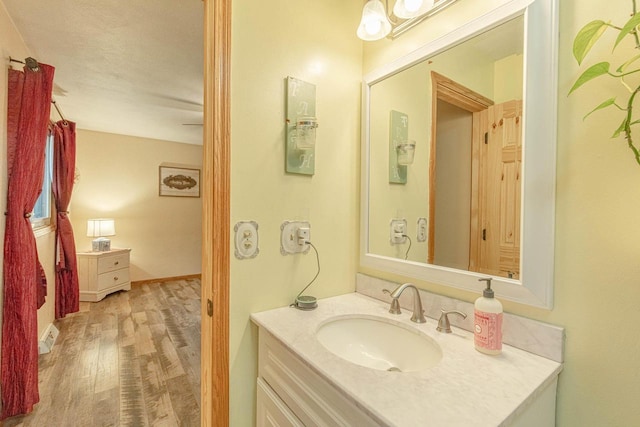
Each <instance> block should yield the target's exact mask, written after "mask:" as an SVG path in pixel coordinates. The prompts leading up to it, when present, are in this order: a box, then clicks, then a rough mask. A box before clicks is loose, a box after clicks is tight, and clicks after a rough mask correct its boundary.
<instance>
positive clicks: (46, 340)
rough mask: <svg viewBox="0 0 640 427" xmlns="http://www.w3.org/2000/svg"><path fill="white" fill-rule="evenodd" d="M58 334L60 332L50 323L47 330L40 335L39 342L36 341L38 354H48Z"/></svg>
mask: <svg viewBox="0 0 640 427" xmlns="http://www.w3.org/2000/svg"><path fill="white" fill-rule="evenodd" d="M59 333H60V331H58V328H56V327H55V326H53V323H50V324H49V327H48V328H47V330H46V331H44V334H42V337H41V338H40V341H38V354H46V353H49V352H50V351H51V349H52V348H53V345H54V344H55V342H56V338H58V334H59Z"/></svg>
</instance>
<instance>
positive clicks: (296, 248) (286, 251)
mask: <svg viewBox="0 0 640 427" xmlns="http://www.w3.org/2000/svg"><path fill="white" fill-rule="evenodd" d="M301 227H304V228H308V229H309V230H311V224H309V222H308V221H285V222H283V223H282V225H281V226H280V253H281V254H282V255H293V254H299V253H304V254H306V253H307V252H309V245H298V229H299V228H301Z"/></svg>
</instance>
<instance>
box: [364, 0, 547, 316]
mask: <svg viewBox="0 0 640 427" xmlns="http://www.w3.org/2000/svg"><path fill="white" fill-rule="evenodd" d="M522 14H524V21H525V26H524V32H525V37H524V45H525V46H524V82H525V84H524V91H523V121H522V124H523V138H524V139H523V140H524V153H523V166H522V176H523V179H522V222H521V230H520V232H521V236H522V245H521V248H520V250H521V253H520V260H521V274H520V281H518V280H513V279H507V278H503V277H494V278H493V279H494V280H493V281H492V284H493V286H492V287H493V289H494V290H495V292H496V296H498V297H500V298H504V299H506V300H511V301H515V302H518V303H522V304H526V305H531V306H536V307H543V308H548V309H550V308H552V307H553V279H554V228H555V227H554V225H555V181H556V180H555V174H556V172H555V170H556V138H557V135H556V132H557V126H556V122H557V94H558V84H557V75H558V62H557V58H558V0H512V1H510V2H508V3H505V4H503V5H502V6H499V7H498V8H496V9H494V10H492V11H491V12H489V13H486V14H485V15H483V16H480V17H478V18H476V19H474V20H472V21H470V22H468V23H467V24H465V25H464V26H462V27H460V28H458V29H456V30H454V31H452V32H451V33H449V34H446V35H445V36H443V37H441V38H438V39H436V40H434V41H432V42H430V43H428V44H426V45H424V46H423V47H421V48H419V49H417V50H416V51H414V52H412V53H410V54H408V55H406V56H405V57H402V58H400V59H398V60H396V61H394V62H392V63H390V64H387V65H385V66H383V67H380V68H379V69H377V70H375V71H373V72H371V73H369V74H367V75H366V76H365V77H364V81H363V87H362V94H363V96H362V114H363V116H362V117H363V119H362V181H361V221H360V224H361V229H360V236H361V241H360V264H361V266H362V267H367V268H371V269H375V270H379V271H384V272H389V273H394V274H398V275H402V276H406V277H410V278H413V279H418V280H423V281H427V282H431V283H437V284H440V285H446V286H451V287H454V288H459V289H464V290H470V291H474V292H476V293H477V292H479V291H480V290H481V289H482V288H483V287H484V285H482V284H480V282H478V278H481V277H487V275H486V274H480V273H477V272H470V271H463V270H457V269H452V268H447V267H441V266H437V265H429V264H426V263H419V262H414V261H405V260H400V259H397V258H392V257H387V256H382V255H376V254H373V253H369V252H368V248H369V208H370V201H369V173H370V172H369V169H370V165H369V114H370V112H369V101H370V95H371V93H370V90H371V86H372V85H373V84H375V83H377V82H379V81H381V80H383V79H385V78H387V77H390V76H392V75H394V74H397V73H399V72H400V71H402V70H405V69H407V68H408V67H411V66H412V65H414V64H417V63H419V62H421V61H423V60H425V59H426V58H429V57H431V56H433V55H436V54H438V53H440V52H442V51H444V50H446V49H448V48H449V47H451V46H453V45H456V44H459V43H461V42H462V41H464V40H467V39H469V38H471V37H473V36H474V35H476V34H478V33H481V32H483V31H486V30H488V29H490V28H493V27H495V26H497V25H499V24H501V23H503V22H505V21H508V20H510V19H512V18H514V17H516V16H518V15H522ZM531 141H533V142H531Z"/></svg>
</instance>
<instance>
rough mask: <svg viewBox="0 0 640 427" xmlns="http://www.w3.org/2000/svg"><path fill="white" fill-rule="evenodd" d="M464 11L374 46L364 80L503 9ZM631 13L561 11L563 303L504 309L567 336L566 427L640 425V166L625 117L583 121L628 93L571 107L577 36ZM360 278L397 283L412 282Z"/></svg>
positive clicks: (603, 55) (584, 5) (588, 89)
mask: <svg viewBox="0 0 640 427" xmlns="http://www.w3.org/2000/svg"><path fill="white" fill-rule="evenodd" d="M459 3H460V6H461V7H462V6H464V7H465V10H464V11H460V15H458V13H457V12H456V11H455V10H454V9H453V8H452V9H451V10H452V13H451V14H443V15H440V16H439V17H435V18H433V19H431V20H428V21H427V22H428V24H425V25H424V27H425V28H417V29H416V30H415V31H412V32H410V33H408V34H406V35H404V36H402V37H401V38H400V39H398V41H399V43H398V44H397V48H398V49H397V51H395V52H394V50H393V49H392V48H393V47H396V46H394V45H392V43H391V42H388V41H385V42H383V43H381V44H380V45H375V44H370V45H367V47H366V48H365V60H364V63H365V64H366V65H365V71H367V70H369V69H370V67H371V66H374V65H379V64H381V63H384V62H386V61H388V60H389V59H391V58H395V57H399V56H402V55H403V54H406V53H407V52H408V51H409V47H411V46H413V47H416V46H417V45H419V44H421V43H424V42H425V41H428V40H431V39H432V38H433V37H434V35H437V34H442V33H443V32H444V31H446V29H447V28H452V27H453V26H455V25H456V21H457V19H455V20H454V19H452V18H454V17H455V18H461V19H464V17H463V15H466V14H467V13H471V12H472V11H473V10H474V9H475V8H476V6H478V7H485V6H486V7H491V6H492V5H496V4H498V3H501V2H497V1H492V2H469V1H465V0H462V1H460V2H459ZM478 3H483V4H482V5H479V4H478ZM630 7H631V2H627V1H615V2H613V3H606V2H600V1H596V0H586V1H577V0H562V1H561V2H560V49H559V69H560V71H559V92H558V94H557V96H558V109H559V111H558V159H557V194H556V244H555V295H554V298H555V303H554V308H553V310H542V309H535V308H531V307H526V306H522V305H518V304H514V303H510V302H504V306H505V310H506V311H509V312H512V313H516V314H519V315H523V316H527V317H531V318H534V319H539V320H542V321H546V322H550V323H554V324H557V325H560V326H563V327H565V328H566V333H567V342H566V363H565V368H564V371H563V372H562V374H561V375H560V382H559V388H558V408H557V424H558V425H560V426H563V427H565V426H567V427H573V426H576V427H582V426H605V425H607V426H628V425H635V424H637V421H638V419H640V406H638V405H637V397H638V396H639V395H640V358H638V352H639V351H640V340H639V338H638V333H637V330H636V329H637V328H636V325H638V324H640V309H639V308H638V304H639V301H640V286H639V283H638V277H640V264H639V263H638V262H637V253H638V242H640V227H638V226H637V213H638V211H639V210H640V198H639V197H638V186H637V183H638V182H639V181H640V166H638V165H637V164H636V163H635V161H634V160H633V157H632V154H631V151H630V150H629V149H628V148H627V147H626V144H625V141H624V140H623V139H622V138H618V139H616V140H611V139H610V136H611V134H612V133H613V131H614V130H615V128H617V126H618V124H619V123H620V121H621V120H622V117H621V115H620V114H621V113H620V112H618V111H616V110H615V109H610V110H605V111H601V112H598V113H596V114H595V115H593V116H591V117H589V118H588V119H587V120H583V119H582V117H583V116H584V115H585V114H586V113H587V112H588V111H589V110H590V109H591V108H593V107H595V106H596V105H598V104H599V103H600V102H602V101H604V100H605V99H607V98H609V97H613V96H618V97H619V99H625V98H624V97H625V96H626V97H628V92H626V91H625V89H624V88H623V87H622V86H620V85H619V83H613V82H612V81H611V80H607V79H606V78H599V79H598V80H596V81H593V82H591V83H590V84H589V85H588V86H585V87H584V88H582V89H580V90H579V91H578V92H576V93H575V94H573V95H571V96H570V97H567V93H568V91H569V88H570V87H571V85H572V84H573V82H574V81H575V79H576V78H577V76H578V75H579V74H580V72H582V71H583V70H584V69H586V67H585V66H583V67H581V68H579V67H578V66H577V65H576V63H575V60H574V59H573V58H572V56H571V49H572V43H573V36H574V35H575V34H576V33H577V32H578V30H579V29H580V28H581V27H582V26H583V25H585V24H586V23H588V22H590V21H592V20H595V19H602V20H605V21H608V20H612V21H613V23H615V24H617V25H623V23H625V22H626V21H627V20H628V19H629V14H630V12H631V10H630ZM440 18H442V20H441V19H440ZM445 18H446V22H444V21H443V20H444V19H445ZM426 27H428V28H426ZM425 35H428V36H427V37H425ZM615 35H616V34H614V33H613V32H608V33H607V34H605V35H604V36H603V40H604V43H602V42H600V43H602V44H600V43H599V44H598V46H596V47H595V48H594V51H593V52H592V53H591V54H590V58H592V59H591V60H590V62H589V65H590V64H593V63H595V62H599V61H607V60H611V59H612V58H611V56H610V52H611V47H612V46H613V41H614V40H615ZM634 52H635V51H634V50H633V46H630V45H629V44H626V43H625V44H623V45H622V46H620V47H618V49H617V50H616V54H615V56H614V57H613V60H612V64H613V68H614V69H615V68H616V67H617V66H618V65H620V64H621V63H623V62H624V61H625V60H626V59H628V58H629V57H631V56H633V55H634V54H635V53H634ZM634 84H637V82H636V83H634ZM361 270H363V271H365V272H368V273H373V274H375V275H377V276H380V277H385V278H387V279H390V280H397V281H402V280H404V279H406V278H404V277H401V276H397V275H391V274H386V273H381V272H374V271H368V270H365V269H361ZM419 285H420V286H421V287H422V288H425V289H428V290H431V291H434V292H437V293H440V294H444V295H448V296H453V297H456V298H460V299H464V300H466V301H473V300H474V299H475V298H476V297H477V295H475V294H471V293H467V292H463V291H454V290H452V289H450V288H445V287H442V286H438V285H435V284H431V283H426V282H423V283H419Z"/></svg>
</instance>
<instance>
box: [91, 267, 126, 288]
mask: <svg viewBox="0 0 640 427" xmlns="http://www.w3.org/2000/svg"><path fill="white" fill-rule="evenodd" d="M128 281H129V269H128V268H123V269H120V270H115V271H110V272H108V273H103V274H99V275H98V289H107V288H110V287H112V286H116V285H120V284H122V283H126V282H128Z"/></svg>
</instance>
